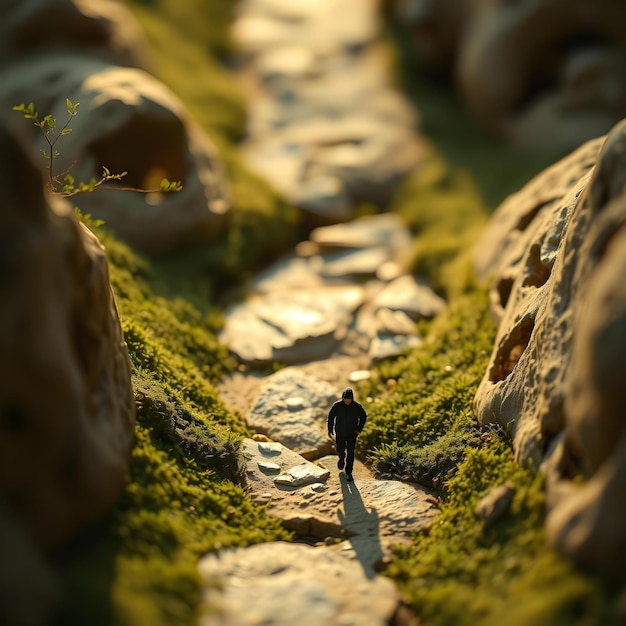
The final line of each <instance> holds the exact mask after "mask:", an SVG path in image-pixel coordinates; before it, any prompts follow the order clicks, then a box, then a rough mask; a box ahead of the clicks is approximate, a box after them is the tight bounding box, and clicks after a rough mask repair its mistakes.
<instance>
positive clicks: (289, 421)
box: [246, 368, 339, 459]
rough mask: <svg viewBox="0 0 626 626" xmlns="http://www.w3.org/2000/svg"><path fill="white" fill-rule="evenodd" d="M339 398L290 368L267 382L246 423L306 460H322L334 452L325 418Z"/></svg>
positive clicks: (325, 385) (328, 387) (333, 388)
mask: <svg viewBox="0 0 626 626" xmlns="http://www.w3.org/2000/svg"><path fill="white" fill-rule="evenodd" d="M338 395H339V391H338V389H337V387H336V386H334V385H331V384H329V383H327V382H324V381H323V380H319V379H318V378H315V377H313V376H308V375H306V374H304V373H303V372H301V371H299V370H297V369H293V368H287V369H284V370H280V371H279V372H277V373H276V374H273V375H272V376H269V377H268V378H267V379H266V382H265V383H264V384H263V387H262V389H261V392H260V394H259V396H258V398H257V399H256V401H255V402H254V404H253V406H252V408H251V409H250V411H249V413H248V414H247V416H246V421H247V422H248V426H250V428H253V429H255V430H256V431H257V432H258V433H262V434H264V435H267V436H269V437H270V438H271V439H273V440H275V441H278V442H280V443H282V444H283V445H285V446H286V447H288V448H289V449H291V450H293V451H294V452H297V453H298V454H301V455H302V456H303V457H304V458H306V459H311V458H316V457H320V456H322V455H324V454H328V453H329V452H330V450H331V449H332V443H331V441H330V440H329V438H328V428H327V425H326V416H327V414H328V410H329V408H330V405H331V404H332V403H333V402H334V401H335V400H336V399H337V397H338Z"/></svg>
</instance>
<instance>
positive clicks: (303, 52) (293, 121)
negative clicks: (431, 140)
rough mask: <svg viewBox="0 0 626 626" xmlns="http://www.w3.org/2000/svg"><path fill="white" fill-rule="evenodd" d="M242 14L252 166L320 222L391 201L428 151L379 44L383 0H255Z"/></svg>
mask: <svg viewBox="0 0 626 626" xmlns="http://www.w3.org/2000/svg"><path fill="white" fill-rule="evenodd" d="M238 12H239V17H238V19H237V20H236V22H235V24H234V28H233V35H234V38H235V40H236V41H237V42H238V44H239V46H240V48H241V49H242V50H243V51H244V53H246V54H247V61H248V62H247V66H246V68H245V72H244V77H245V84H246V85H247V86H248V87H249V91H250V93H251V98H250V107H249V109H250V110H249V113H250V115H249V126H248V136H249V141H248V142H247V145H246V147H245V151H246V154H247V157H248V160H249V162H250V164H251V165H252V167H253V168H254V169H256V170H257V171H258V172H259V173H260V174H261V175H262V176H263V177H264V178H266V179H267V180H269V181H271V183H272V184H273V185H274V186H275V187H276V188H277V189H278V190H280V191H281V192H282V193H283V194H284V195H285V196H286V197H287V198H288V199H289V200H290V201H291V202H292V203H294V204H295V205H297V206H299V207H300V208H301V209H303V210H304V211H305V212H306V214H307V216H308V217H309V218H310V219H311V221H312V223H319V224H323V223H332V222H334V221H338V220H345V219H349V218H350V217H351V216H352V214H353V210H354V204H355V203H356V202H360V201H365V202H376V203H378V204H380V205H384V204H385V203H386V202H387V201H388V200H389V197H390V194H391V193H392V190H393V188H394V186H395V184H396V183H397V182H398V181H399V180H400V179H401V178H402V177H403V176H405V175H406V174H408V173H409V172H411V171H412V170H414V169H415V167H416V166H418V165H419V163H420V162H421V159H422V155H423V153H424V151H425V148H424V146H423V144H422V141H421V140H420V139H419V138H418V137H417V135H416V134H415V131H414V125H415V116H414V113H413V111H412V109H411V107H410V106H409V104H408V103H407V101H406V100H405V99H404V97H403V96H402V95H401V94H400V93H399V92H397V91H396V90H394V88H393V87H392V85H391V83H390V81H389V79H388V74H389V70H388V66H387V63H386V61H385V60H384V55H383V54H382V53H381V51H380V50H379V49H378V45H377V42H378V40H379V36H380V31H381V23H380V19H379V16H378V11H377V2H374V1H372V0H318V1H317V2H305V3H298V5H297V8H295V7H294V6H293V3H291V2H288V1H279V0H276V1H274V2H271V3H269V2H267V0H248V1H247V2H243V3H241V4H240V5H239V6H238Z"/></svg>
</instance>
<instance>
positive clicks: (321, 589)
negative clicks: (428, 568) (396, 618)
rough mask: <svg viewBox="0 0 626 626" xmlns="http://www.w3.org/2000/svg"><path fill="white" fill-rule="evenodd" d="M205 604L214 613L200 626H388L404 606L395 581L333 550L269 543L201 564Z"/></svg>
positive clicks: (204, 561) (238, 550)
mask: <svg viewBox="0 0 626 626" xmlns="http://www.w3.org/2000/svg"><path fill="white" fill-rule="evenodd" d="M200 575H201V577H202V580H203V583H204V586H205V596H204V600H205V602H206V603H207V604H209V605H210V606H211V607H213V608H214V610H215V613H213V614H211V615H207V616H205V617H203V618H202V619H201V621H200V624H201V626H218V625H219V626H258V625H259V624H273V625H274V626H293V625H294V624H298V625H299V626H320V624H324V625H325V626H326V625H327V626H345V625H346V624H350V625H351V626H386V625H387V624H389V623H390V620H391V619H392V617H393V615H394V613H395V611H396V608H397V606H398V603H399V600H400V598H399V594H398V592H397V591H396V589H395V587H394V585H393V583H392V582H391V581H389V580H387V579H385V578H382V577H380V576H378V577H376V578H369V577H368V576H367V575H366V574H365V572H363V570H362V569H361V568H360V567H359V565H358V564H357V563H350V562H348V561H346V560H345V559H344V558H342V557H341V556H339V555H337V554H335V553H334V552H332V551H331V550H328V549H326V548H322V547H316V548H313V547H311V546H307V545H303V544H291V543H284V542H275V543H266V544H259V545H256V546H252V547H249V548H238V549H235V550H227V551H223V552H221V553H220V554H219V555H209V556H207V557H205V558H204V559H203V560H202V561H201V562H200Z"/></svg>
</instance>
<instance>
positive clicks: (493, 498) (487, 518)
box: [476, 483, 515, 526]
mask: <svg viewBox="0 0 626 626" xmlns="http://www.w3.org/2000/svg"><path fill="white" fill-rule="evenodd" d="M514 495H515V485H513V484H511V483H506V484H504V485H500V486H499V487H496V488H495V489H494V490H493V491H491V492H490V493H488V494H487V495H486V496H485V497H484V498H482V499H481V500H480V501H479V502H478V504H477V505H476V515H477V516H478V517H479V518H480V519H482V520H483V522H485V524H486V525H487V526H490V525H491V524H493V523H494V522H497V521H498V520H499V519H500V518H502V517H503V516H504V515H506V514H507V513H508V511H509V509H510V507H511V502H512V501H513V496H514Z"/></svg>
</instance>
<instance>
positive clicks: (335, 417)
mask: <svg viewBox="0 0 626 626" xmlns="http://www.w3.org/2000/svg"><path fill="white" fill-rule="evenodd" d="M366 420H367V413H365V409H364V408H363V406H362V405H361V404H359V403H358V402H356V401H355V400H352V402H350V404H346V403H345V402H344V401H343V400H337V402H335V403H334V404H333V405H332V406H331V407H330V411H329V412H328V433H329V434H330V435H332V434H333V432H334V433H335V435H337V437H348V438H349V437H354V438H356V436H357V431H358V432H361V431H362V430H363V426H365V421H366Z"/></svg>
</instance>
